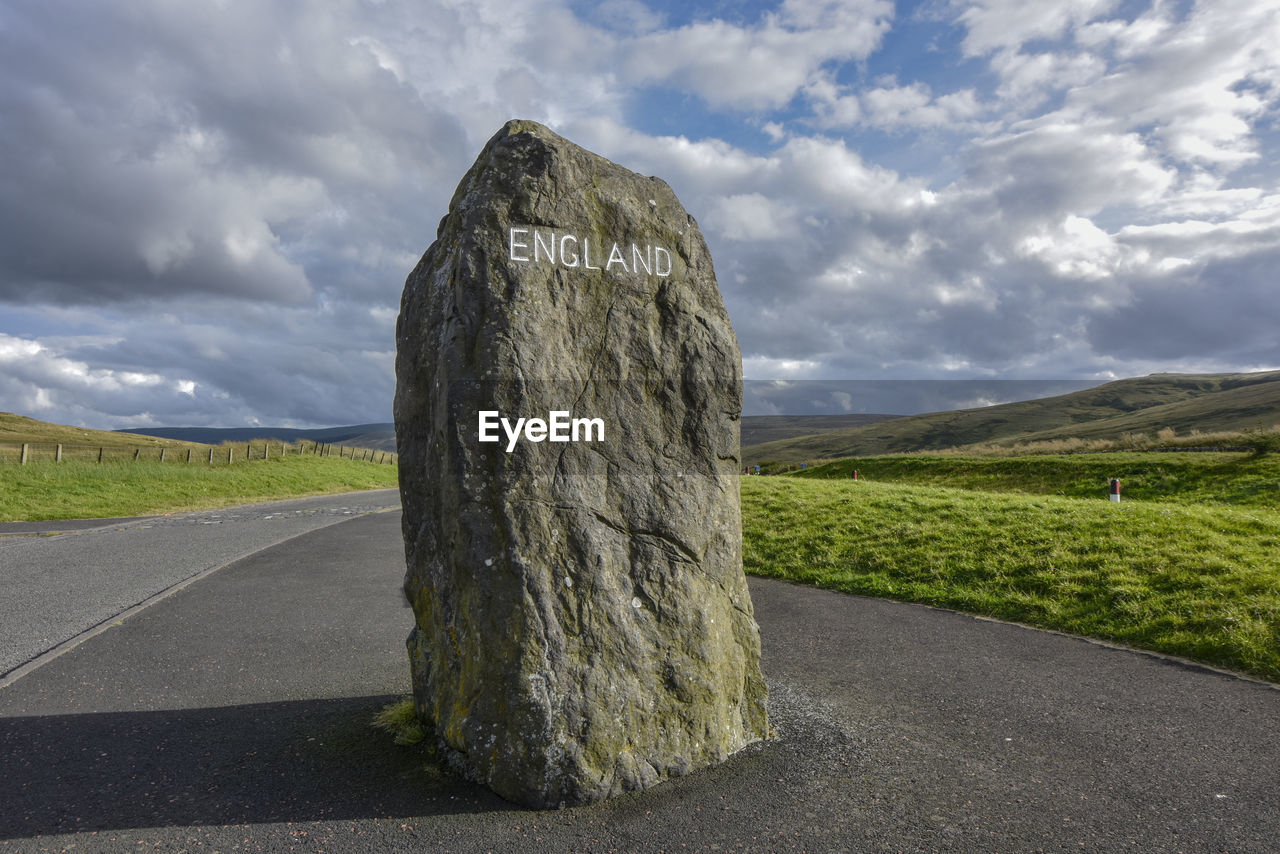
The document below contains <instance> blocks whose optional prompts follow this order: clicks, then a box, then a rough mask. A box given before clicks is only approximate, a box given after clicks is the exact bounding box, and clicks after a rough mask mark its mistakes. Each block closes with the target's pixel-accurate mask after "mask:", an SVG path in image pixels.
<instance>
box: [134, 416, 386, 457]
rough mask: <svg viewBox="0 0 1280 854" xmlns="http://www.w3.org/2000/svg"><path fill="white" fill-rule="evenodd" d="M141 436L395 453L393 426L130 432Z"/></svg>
mask: <svg viewBox="0 0 1280 854" xmlns="http://www.w3.org/2000/svg"><path fill="white" fill-rule="evenodd" d="M132 432H134V433H141V434H142V435H144V436H159V437H163V438H166V439H177V440H180V441H183V442H202V443H205V444H210V445H220V444H222V443H223V442H248V441H249V440H251V439H275V440H278V441H281V442H297V441H300V440H305V441H308V442H321V443H327V444H330V445H353V446H355V447H358V448H370V449H372V450H375V451H392V452H394V451H395V449H396V432H395V425H394V424H389V423H388V424H354V425H351V426H348V427H322V428H318V429H313V430H303V429H297V428H293V427H140V428H137V429H135V430H134V431H132Z"/></svg>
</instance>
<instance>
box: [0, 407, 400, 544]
mask: <svg viewBox="0 0 1280 854" xmlns="http://www.w3.org/2000/svg"><path fill="white" fill-rule="evenodd" d="M5 443H28V444H31V445H33V448H34V446H37V445H38V446H39V448H38V451H36V450H33V453H32V457H31V459H32V461H31V462H30V463H28V464H27V465H19V464H18V463H17V462H16V452H14V451H12V449H5V450H3V451H2V452H0V521H19V520H21V521H28V520H41V519H75V518H95V517H104V516H139V515H149V514H152V513H168V512H176V511H182V510H197V509H202V508H207V507H223V506H227V505H230V504H242V503H245V502H249V501H267V500H270V499H274V498H293V497H297V496H303V495H317V494H323V493H333V492H346V491H351V490H357V489H378V488H385V487H393V486H396V484H397V471H398V470H397V467H396V466H395V465H384V464H377V463H374V462H362V461H360V460H352V459H349V458H342V457H336V456H325V457H319V456H315V455H312V454H303V455H297V454H290V455H287V456H285V455H280V454H279V453H278V446H276V447H274V448H273V449H272V451H271V454H272V456H271V458H270V459H262V456H263V443H262V442H255V443H253V445H254V454H253V456H254V459H252V460H251V461H250V460H246V459H245V457H246V456H247V448H246V447H245V444H246V443H244V442H238V443H237V444H236V445H235V446H234V448H233V452H234V457H235V459H236V464H235V465H227V464H226V459H227V452H226V449H225V448H220V449H219V450H218V451H217V452H216V458H217V461H218V463H220V464H218V465H208V464H206V463H205V462H204V453H206V452H207V451H208V450H209V449H210V448H212V447H214V446H212V445H207V444H200V443H195V442H184V441H180V440H178V439H172V438H161V437H155V436H142V435H138V434H133V433H117V432H114V431H106V430H86V429H82V428H79V427H68V426H65V425H61V424H50V423H48V422H44V421H37V420H35V419H33V418H25V417H23V416H20V415H14V414H12V413H0V445H2V444H5ZM53 444H62V445H64V446H66V447H67V448H68V449H69V448H71V447H73V446H87V447H91V448H97V447H102V448H106V449H107V452H106V454H105V455H104V459H105V460H106V461H105V462H101V463H99V462H97V461H96V460H97V454H96V452H85V453H83V454H81V455H79V456H77V454H76V453H74V452H70V451H68V452H67V453H65V454H64V458H63V462H61V463H56V462H54V461H53V460H54V454H53V451H52V449H51V447H50V446H51V445H53ZM126 448H142V449H144V451H145V452H144V453H143V454H142V455H141V457H140V458H139V459H137V460H135V459H134V458H133V457H134V455H133V454H132V453H130V452H129V451H126V450H125V449H126ZM162 448H165V449H174V450H177V451H182V450H185V449H188V448H194V449H196V454H195V455H194V458H193V461H192V462H191V463H187V462H186V455H185V454H184V453H181V452H179V453H171V454H169V456H168V460H169V461H168V462H163V463H162V462H161V461H160V459H159V457H160V456H161V455H160V453H159V450H160V449H162ZM112 449H115V451H114V452H113V450H112Z"/></svg>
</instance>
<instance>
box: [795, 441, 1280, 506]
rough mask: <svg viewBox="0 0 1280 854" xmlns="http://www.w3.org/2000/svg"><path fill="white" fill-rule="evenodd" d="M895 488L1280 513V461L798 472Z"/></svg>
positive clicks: (873, 463) (934, 462) (1071, 457)
mask: <svg viewBox="0 0 1280 854" xmlns="http://www.w3.org/2000/svg"><path fill="white" fill-rule="evenodd" d="M855 468H856V469H857V470H858V476H859V479H861V480H873V481H891V482H893V483H903V484H913V485H919V486H942V487H949V488H957V489H968V490H982V491H987V492H1020V493H1031V494H1035V495H1059V496H1064V497H1068V498H1105V497H1106V495H1107V492H1108V488H1107V483H1108V481H1109V479H1110V478H1113V477H1116V478H1119V479H1120V482H1121V488H1122V491H1123V493H1124V496H1125V497H1126V498H1131V499H1135V500H1139V501H1172V502H1176V503H1179V504H1219V505H1221V504H1232V505H1242V506H1252V507H1272V508H1274V507H1276V506H1280V457H1277V456H1275V455H1271V454H1265V455H1255V454H1249V453H1191V452H1168V453H1165V452H1161V453H1137V452H1134V453H1114V454H1046V455H1041V456H1028V457H986V456H981V457H961V456H930V455H908V456H891V457H860V458H856V459H848V460H840V461H838V462H831V463H826V464H824V465H818V466H813V467H810V468H808V469H804V470H802V471H793V472H791V476H793V477H802V478H819V479H823V478H825V479H838V480H847V479H848V478H849V472H850V470H851V469H855Z"/></svg>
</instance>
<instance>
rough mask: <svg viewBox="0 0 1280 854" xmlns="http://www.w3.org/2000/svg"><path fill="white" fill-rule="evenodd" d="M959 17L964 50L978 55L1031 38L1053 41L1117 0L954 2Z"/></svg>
mask: <svg viewBox="0 0 1280 854" xmlns="http://www.w3.org/2000/svg"><path fill="white" fill-rule="evenodd" d="M955 5H956V6H957V7H959V8H960V9H961V10H962V11H961V12H960V14H959V20H960V21H961V23H963V24H964V25H965V27H966V28H967V31H968V32H967V33H966V35H965V38H964V50H965V52H966V53H967V54H968V55H970V56H980V55H983V54H987V53H990V52H992V51H996V50H1000V49H1002V48H1008V47H1014V46H1018V45H1022V44H1025V43H1026V42H1028V41H1031V40H1033V39H1048V40H1056V39H1058V38H1061V37H1062V36H1063V34H1064V33H1066V32H1067V30H1068V29H1070V28H1071V27H1074V26H1079V25H1081V24H1084V23H1087V22H1088V21H1090V20H1092V19H1094V18H1096V17H1098V16H1100V15H1103V14H1105V13H1107V12H1110V11H1111V10H1112V9H1114V8H1115V7H1116V6H1118V5H1119V0H1057V2H1053V3H1046V2H1033V3H1029V2H1026V0H976V2H969V3H956V4H955Z"/></svg>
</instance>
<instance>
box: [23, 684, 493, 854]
mask: <svg viewBox="0 0 1280 854" xmlns="http://www.w3.org/2000/svg"><path fill="white" fill-rule="evenodd" d="M396 699H398V698H397V697H395V696H381V697H356V698H346V699H337V700H307V701H296V702H280V703H262V704H255V705H244V706H228V707H224V708H204V709H184V710H176V711H148V712H111V713H99V714H82V715H49V716H40V717H14V718H0V804H3V805H4V807H3V810H0V839H11V838H15V837H30V836H36V835H47V834H55V833H69V832H80V831H92V830H107V829H118V828H133V827H157V826H189V825H222V824H258V823H263V822H286V821H323V820H343V819H358V818H373V817H404V816H431V815H444V814H452V813H477V812H487V811H490V810H511V809H514V808H515V807H513V806H512V805H511V804H509V803H507V802H505V801H503V800H501V799H499V798H498V797H496V796H495V795H493V794H492V793H490V792H488V791H487V790H486V789H482V788H480V787H478V786H474V785H471V784H469V783H466V782H463V781H461V780H458V779H456V778H453V777H447V776H444V775H443V774H442V773H441V772H440V771H439V769H438V768H436V767H435V766H434V765H432V764H431V763H430V762H429V761H428V760H427V758H426V756H425V755H424V752H423V751H422V749H420V748H414V747H402V746H400V745H396V744H394V743H393V741H392V739H391V737H390V736H389V735H388V734H386V733H383V732H379V731H377V730H374V729H373V728H372V727H371V726H370V720H371V719H372V717H373V715H374V714H375V713H376V712H377V711H378V710H380V709H381V708H382V707H384V706H385V705H387V704H388V703H391V702H394V701H395V700H396Z"/></svg>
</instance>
